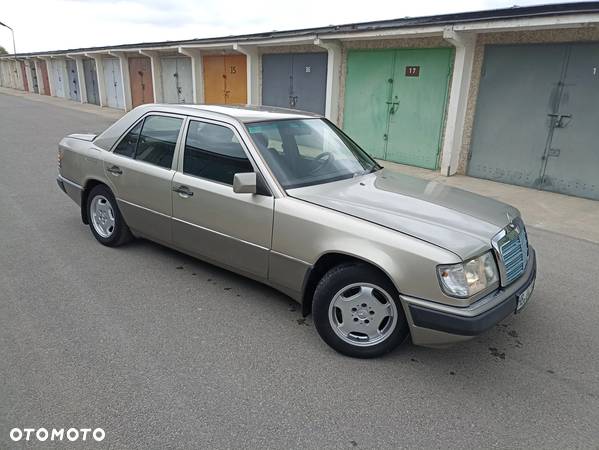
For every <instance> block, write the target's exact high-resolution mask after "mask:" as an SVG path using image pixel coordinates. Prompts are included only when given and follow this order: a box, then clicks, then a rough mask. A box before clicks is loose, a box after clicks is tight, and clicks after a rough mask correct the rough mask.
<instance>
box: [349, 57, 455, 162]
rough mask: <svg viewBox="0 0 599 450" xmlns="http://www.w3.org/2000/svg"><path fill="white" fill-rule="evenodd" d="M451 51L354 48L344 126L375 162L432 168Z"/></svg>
mask: <svg viewBox="0 0 599 450" xmlns="http://www.w3.org/2000/svg"><path fill="white" fill-rule="evenodd" d="M451 58H452V50H451V49H449V48H434V49H401V50H354V51H350V52H349V54H348V56H347V79H346V86H345V106H344V114H343V116H344V119H343V128H344V129H345V131H346V132H347V133H348V134H349V135H350V136H351V137H352V138H353V139H355V140H356V142H358V143H359V144H360V145H361V146H362V147H363V148H364V149H365V150H366V151H368V152H369V153H370V154H371V155H372V156H374V157H376V158H381V159H386V160H389V161H394V162H398V163H402V164H410V165H413V166H418V167H424V168H427V169H436V168H437V167H438V159H439V151H440V148H441V132H442V128H443V120H444V117H445V103H446V99H447V85H448V80H449V75H450V71H451Z"/></svg>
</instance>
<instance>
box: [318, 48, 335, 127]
mask: <svg viewBox="0 0 599 450" xmlns="http://www.w3.org/2000/svg"><path fill="white" fill-rule="evenodd" d="M314 45H317V46H319V47H322V48H324V49H326V50H327V55H328V59H327V87H326V102H325V111H324V115H325V117H326V118H327V119H329V120H330V121H331V122H333V123H335V124H337V125H338V124H339V95H340V92H339V89H340V80H341V45H340V44H339V43H338V42H323V41H322V40H321V39H315V40H314Z"/></svg>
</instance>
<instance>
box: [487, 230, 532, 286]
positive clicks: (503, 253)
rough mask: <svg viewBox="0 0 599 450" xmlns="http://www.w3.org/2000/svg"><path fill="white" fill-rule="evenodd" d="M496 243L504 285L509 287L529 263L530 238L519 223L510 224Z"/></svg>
mask: <svg viewBox="0 0 599 450" xmlns="http://www.w3.org/2000/svg"><path fill="white" fill-rule="evenodd" d="M501 234H502V235H503V236H501V238H500V239H498V240H497V241H496V247H495V248H496V250H497V252H498V256H499V259H500V261H501V264H503V270H502V272H503V273H502V284H503V285H504V286H505V285H508V284H510V283H511V282H512V281H514V280H516V279H517V278H518V277H520V275H522V274H523V273H524V270H525V269H526V264H527V262H528V238H527V236H526V230H525V229H524V225H523V224H522V223H521V222H520V223H518V221H515V222H514V223H513V224H510V225H509V226H508V227H506V229H505V230H503V232H502V233H501Z"/></svg>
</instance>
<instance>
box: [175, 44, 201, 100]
mask: <svg viewBox="0 0 599 450" xmlns="http://www.w3.org/2000/svg"><path fill="white" fill-rule="evenodd" d="M179 53H181V54H182V55H185V56H189V57H190V58H191V81H192V92H193V102H194V103H204V65H203V62H202V52H201V50H200V49H197V48H184V47H179Z"/></svg>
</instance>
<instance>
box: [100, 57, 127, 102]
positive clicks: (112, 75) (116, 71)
mask: <svg viewBox="0 0 599 450" xmlns="http://www.w3.org/2000/svg"><path fill="white" fill-rule="evenodd" d="M103 64H104V85H105V86H106V103H107V104H108V106H109V107H111V108H118V109H125V99H124V92H123V77H121V63H120V61H119V60H118V59H117V58H106V59H104V61H103Z"/></svg>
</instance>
